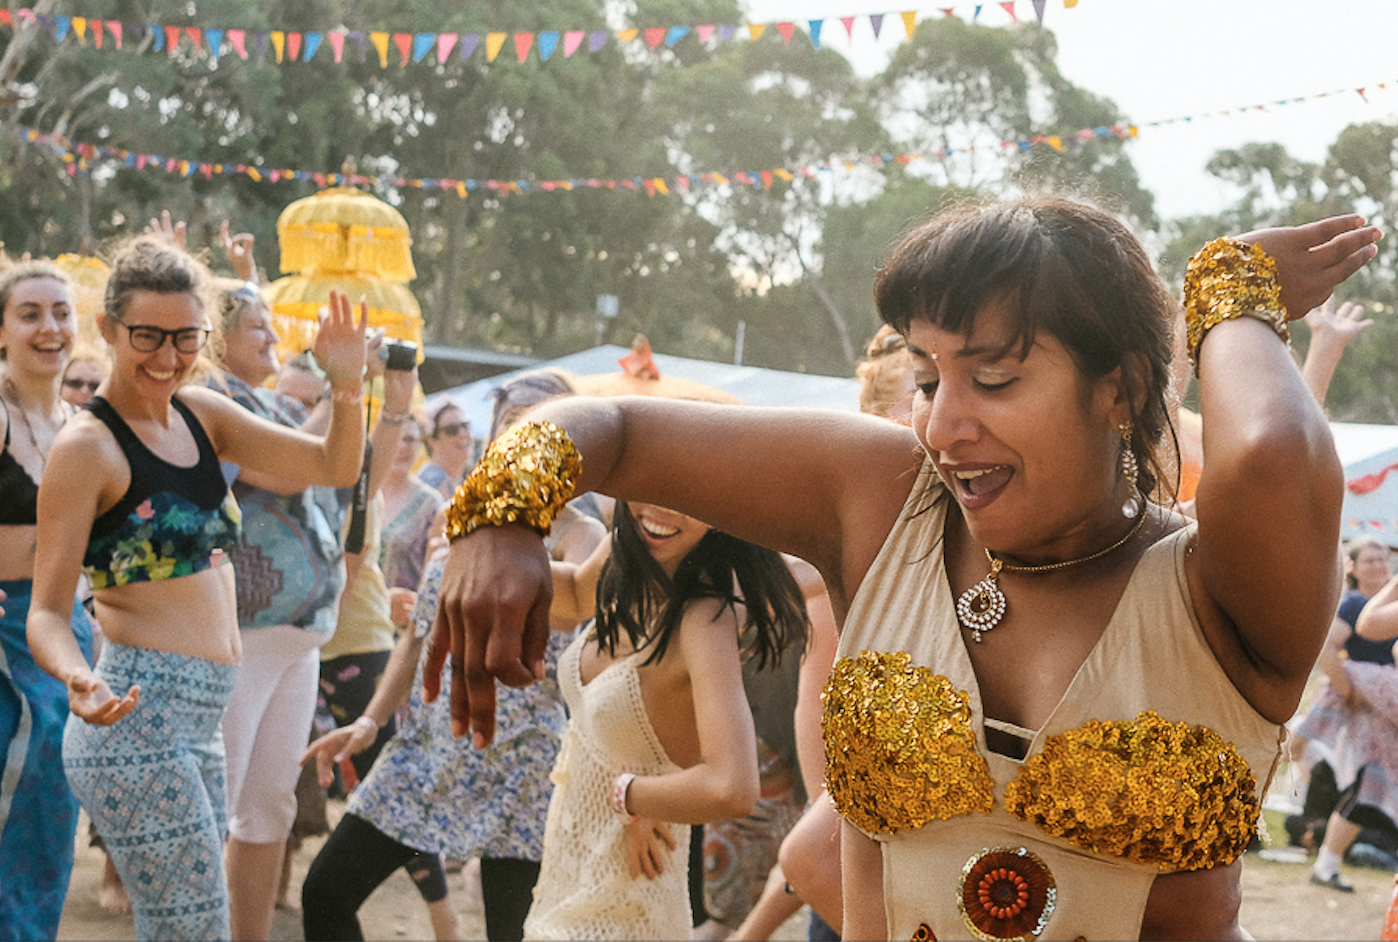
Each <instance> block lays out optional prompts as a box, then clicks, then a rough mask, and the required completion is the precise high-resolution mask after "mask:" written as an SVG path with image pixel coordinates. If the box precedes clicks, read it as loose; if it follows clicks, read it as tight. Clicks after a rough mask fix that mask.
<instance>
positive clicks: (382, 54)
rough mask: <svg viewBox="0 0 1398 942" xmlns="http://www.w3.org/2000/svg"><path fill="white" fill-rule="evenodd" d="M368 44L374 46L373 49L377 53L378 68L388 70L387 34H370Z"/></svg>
mask: <svg viewBox="0 0 1398 942" xmlns="http://www.w3.org/2000/svg"><path fill="white" fill-rule="evenodd" d="M369 42H371V43H373V44H374V48H375V49H376V50H377V51H378V53H379V68H381V69H386V68H388V34H387V33H370V34H369Z"/></svg>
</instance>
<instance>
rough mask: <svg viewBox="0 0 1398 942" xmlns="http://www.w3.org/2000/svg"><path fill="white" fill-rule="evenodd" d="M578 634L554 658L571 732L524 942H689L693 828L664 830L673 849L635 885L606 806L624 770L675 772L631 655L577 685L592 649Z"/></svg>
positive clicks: (562, 753) (620, 831)
mask: <svg viewBox="0 0 1398 942" xmlns="http://www.w3.org/2000/svg"><path fill="white" fill-rule="evenodd" d="M587 634H588V633H587V631H586V630H584V631H581V632H579V633H578V637H577V638H576V639H575V640H574V641H573V643H572V644H571V645H569V646H568V649H567V650H566V651H565V652H564V653H563V655H562V656H561V657H560V658H559V660H558V682H559V686H560V687H561V688H562V690H563V699H564V701H565V702H566V703H567V704H568V710H569V713H570V719H569V722H568V732H567V733H565V734H564V736H563V745H562V748H560V749H559V752H558V762H557V764H555V766H554V769H553V775H552V779H553V783H554V790H553V799H552V801H550V802H549V814H548V824H547V825H546V827H545V830H544V860H543V865H542V867H541V869H540V873H539V882H538V884H537V885H536V886H535V888H534V905H533V907H532V908H531V909H530V910H529V918H528V919H527V920H526V921H525V923H524V937H525V938H526V939H688V938H689V934H690V909H689V889H688V882H687V881H688V875H689V874H688V862H689V826H688V825H681V824H672V825H670V831H671V833H672V834H673V835H674V836H675V841H676V843H677V844H678V846H677V847H676V848H675V850H674V851H671V852H670V853H669V855H668V856H667V857H666V858H665V861H664V863H665V872H664V874H662V875H661V876H660V877H659V878H658V879H656V880H647V879H646V878H645V877H644V876H641V877H637V878H636V879H634V880H633V879H632V878H631V874H630V871H629V868H628V865H627V856H626V854H627V836H626V830H625V828H624V827H623V826H622V821H621V819H620V818H619V817H618V816H617V815H616V813H615V812H613V811H612V810H611V807H610V805H609V804H608V798H609V796H610V794H611V789H612V783H613V782H614V781H615V780H616V777H617V776H618V775H620V774H621V773H622V772H631V773H634V774H636V775H664V774H666V773H670V772H678V771H680V768H679V766H677V765H675V763H673V762H671V761H670V758H669V756H667V755H666V754H665V749H664V748H663V747H662V746H661V744H660V739H659V737H657V736H656V734H655V729H654V728H653V727H652V726H651V724H650V717H649V716H647V714H646V707H645V703H644V701H643V700H642V699H641V683H640V678H639V677H637V675H636V666H637V663H638V659H637V656H636V655H633V656H631V657H628V658H625V659H623V660H620V661H618V662H617V663H615V664H613V665H611V666H610V667H608V668H607V669H606V670H604V671H603V672H602V673H601V674H599V675H597V676H596V677H594V678H593V679H592V681H591V682H590V683H588V684H587V685H586V686H584V685H583V683H582V675H581V673H580V661H581V657H582V652H583V649H584V647H586V646H587V645H588V644H589V643H595V641H589V639H588V637H587Z"/></svg>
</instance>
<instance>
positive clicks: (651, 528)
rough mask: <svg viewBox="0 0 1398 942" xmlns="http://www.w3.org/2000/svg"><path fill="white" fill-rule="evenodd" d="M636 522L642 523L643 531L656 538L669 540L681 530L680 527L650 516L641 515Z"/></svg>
mask: <svg viewBox="0 0 1398 942" xmlns="http://www.w3.org/2000/svg"><path fill="white" fill-rule="evenodd" d="M636 522H637V523H639V524H640V525H641V531H642V532H643V533H645V535H646V536H648V537H650V538H651V539H654V540H668V539H669V538H670V537H672V536H677V535H678V534H679V532H680V528H679V527H671V526H666V525H665V524H663V523H659V522H657V521H655V520H652V519H650V518H649V517H641V518H639V519H638V520H637V521H636Z"/></svg>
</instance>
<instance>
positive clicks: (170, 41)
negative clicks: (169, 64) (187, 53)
mask: <svg viewBox="0 0 1398 942" xmlns="http://www.w3.org/2000/svg"><path fill="white" fill-rule="evenodd" d="M179 46H180V28H179V27H178V26H167V27H165V47H166V48H167V49H168V50H170V57H171V58H174V56H175V53H176V52H178V51H179Z"/></svg>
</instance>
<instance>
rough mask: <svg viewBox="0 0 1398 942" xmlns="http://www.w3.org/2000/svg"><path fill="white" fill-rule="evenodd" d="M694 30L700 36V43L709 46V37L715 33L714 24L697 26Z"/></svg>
mask: <svg viewBox="0 0 1398 942" xmlns="http://www.w3.org/2000/svg"><path fill="white" fill-rule="evenodd" d="M694 32H695V34H696V35H697V36H698V37H699V43H700V45H703V46H707V45H708V44H709V37H710V36H712V35H713V34H714V28H713V26H712V25H709V26H696V27H695V28H694Z"/></svg>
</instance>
